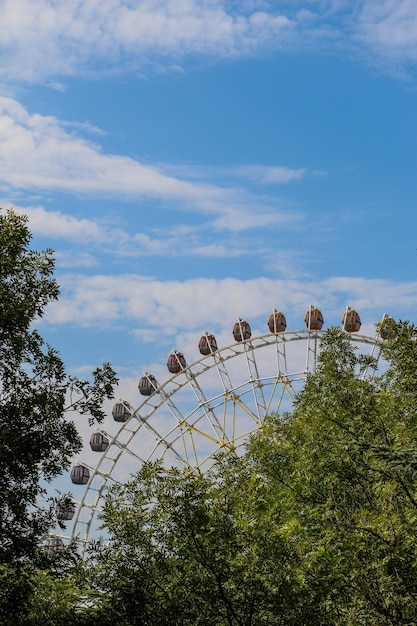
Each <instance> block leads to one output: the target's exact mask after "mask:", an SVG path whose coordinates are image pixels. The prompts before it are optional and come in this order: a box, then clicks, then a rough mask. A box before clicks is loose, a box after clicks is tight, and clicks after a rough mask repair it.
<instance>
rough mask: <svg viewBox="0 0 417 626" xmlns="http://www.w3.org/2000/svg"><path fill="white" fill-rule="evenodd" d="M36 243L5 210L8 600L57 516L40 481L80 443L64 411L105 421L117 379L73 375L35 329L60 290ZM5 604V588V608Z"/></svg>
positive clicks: (0, 342) (0, 218)
mask: <svg viewBox="0 0 417 626" xmlns="http://www.w3.org/2000/svg"><path fill="white" fill-rule="evenodd" d="M30 241H31V234H30V232H29V230H28V227H27V218H26V217H24V216H20V215H17V214H16V213H14V212H13V211H8V212H5V213H4V212H0V252H1V255H0V476H1V481H0V566H1V567H2V568H3V569H2V570H1V575H2V576H4V577H6V578H7V576H6V574H4V572H6V571H7V568H11V569H10V571H11V572H13V577H14V578H15V583H16V585H15V587H14V586H13V585H12V586H11V587H10V589H9V591H10V594H9V595H10V598H13V597H14V594H15V593H16V594H19V593H23V591H24V590H26V592H28V589H30V588H31V585H29V584H26V582H25V581H27V580H28V576H27V569H25V568H27V567H29V566H30V564H32V565H33V564H34V563H36V562H37V559H38V556H37V554H38V552H37V547H38V543H39V540H40V538H41V537H42V536H43V535H44V534H45V533H46V532H47V530H48V529H49V527H50V526H51V524H52V522H53V521H54V505H53V503H51V504H50V506H48V505H45V504H44V505H43V506H42V505H41V503H40V496H42V494H43V493H44V490H43V489H42V487H41V482H42V481H50V480H51V479H53V478H54V477H56V476H57V475H59V474H60V473H62V472H63V470H65V469H67V468H68V466H69V463H70V459H71V457H72V456H73V455H74V453H75V452H77V451H78V450H79V449H80V446H81V441H80V437H79V435H78V432H77V428H76V425H75V423H74V422H72V421H70V420H69V419H68V418H67V417H66V411H67V409H68V408H70V409H71V410H74V411H77V412H78V413H81V414H85V415H88V416H89V419H90V420H98V421H100V420H102V419H103V412H102V408H101V405H102V403H103V401H104V399H106V398H111V397H112V396H113V387H114V385H115V384H116V383H117V379H116V376H115V373H114V372H113V370H112V368H111V367H110V365H109V364H104V366H103V367H102V368H98V369H97V370H96V371H95V372H94V373H93V382H92V383H90V382H89V381H80V380H78V379H76V378H73V377H71V376H69V375H68V374H67V373H66V371H65V367H64V364H63V362H62V360H61V358H60V356H59V354H58V353H57V351H56V350H54V348H52V347H51V346H50V345H49V344H48V343H46V342H45V341H44V339H43V338H42V337H41V335H40V333H39V332H38V330H37V329H36V328H35V327H34V323H36V321H37V320H38V319H39V318H40V317H41V316H42V315H43V314H44V312H45V308H46V306H47V305H48V304H49V303H50V302H53V301H54V300H56V299H57V298H58V293H59V289H58V285H57V283H56V281H55V279H54V278H53V276H52V275H53V271H54V261H53V258H52V252H51V250H46V251H45V252H36V251H33V250H31V249H30V247H29V245H30ZM68 398H69V400H68ZM67 402H69V406H68V405H67ZM25 572H26V573H25ZM29 578H30V577H29ZM31 584H32V583H31ZM5 588H6V589H7V588H9V587H8V586H7V585H6V587H5ZM3 590H4V588H3ZM10 598H9V599H10ZM3 600H4V601H3ZM5 603H6V604H7V602H6V600H5V599H4V594H3V595H2V596H1V600H0V613H1V612H2V611H3V612H4V611H5V610H6V609H4V607H5V606H6V604H5ZM18 606H19V605H18V604H16V607H18ZM20 606H21V604H20ZM16 607H15V608H16ZM16 610H17V608H16ZM6 612H7V611H6ZM4 619H5V618H4ZM14 623H18V621H15V622H14Z"/></svg>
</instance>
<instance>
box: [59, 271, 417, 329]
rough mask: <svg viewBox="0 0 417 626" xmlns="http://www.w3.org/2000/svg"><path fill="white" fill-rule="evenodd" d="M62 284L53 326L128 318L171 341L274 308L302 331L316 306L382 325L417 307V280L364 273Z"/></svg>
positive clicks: (332, 319)
mask: <svg viewBox="0 0 417 626" xmlns="http://www.w3.org/2000/svg"><path fill="white" fill-rule="evenodd" d="M60 282H61V285H62V297H61V299H60V301H59V302H56V303H53V304H52V305H51V306H50V307H49V309H48V315H47V320H48V321H49V322H50V323H52V324H65V323H71V324H76V325H77V324H80V325H89V324H94V325H95V326H98V325H100V323H101V324H106V323H108V322H112V321H124V322H126V323H128V324H129V327H130V328H136V333H139V334H143V333H145V335H146V334H148V333H149V332H151V333H152V332H153V331H154V330H155V329H160V330H161V331H163V332H161V335H163V336H164V337H165V339H166V335H167V334H170V335H171V334H173V333H178V332H183V331H184V330H186V329H188V330H192V329H201V330H202V329H204V328H208V329H210V328H220V329H223V328H225V327H226V326H230V324H232V325H233V323H234V321H235V320H236V318H237V317H239V316H241V317H247V318H248V319H249V320H251V319H254V320H255V321H256V323H258V321H259V319H261V318H264V317H265V316H267V315H268V314H269V312H270V311H271V310H272V309H273V308H274V307H276V308H279V309H281V310H282V311H283V312H284V313H285V314H286V315H287V322H288V325H289V327H292V328H293V329H294V328H296V327H297V326H296V323H297V324H298V328H300V327H302V325H303V324H302V319H303V316H304V313H305V310H306V309H307V308H308V306H309V305H310V304H315V305H316V306H318V307H319V308H320V309H322V312H323V314H324V316H325V321H326V324H329V323H340V318H341V315H342V312H343V311H344V309H345V307H346V306H347V305H349V306H352V307H353V308H356V309H357V310H358V311H359V313H360V314H361V317H362V321H363V322H364V323H366V322H367V323H374V322H375V323H376V322H377V321H378V320H379V319H380V318H381V317H382V315H383V314H384V313H389V314H391V315H393V316H394V317H395V316H401V317H402V318H404V317H407V315H409V314H410V313H411V312H412V311H413V310H414V309H415V307H416V306H417V283H394V282H391V281H388V280H380V279H365V278H356V277H334V278H329V279H325V280H317V281H307V280H295V279H288V280H286V279H269V278H265V277H261V278H255V279H250V280H238V279H236V278H224V279H209V278H197V279H192V280H185V281H162V280H153V279H150V278H146V277H142V276H138V275H133V274H128V275H122V276H106V275H98V276H97V275H96V276H82V275H76V276H75V275H74V276H71V275H67V276H62V277H61V278H60ZM296 320H298V321H297V322H296ZM265 324H266V321H265ZM169 329H170V330H169Z"/></svg>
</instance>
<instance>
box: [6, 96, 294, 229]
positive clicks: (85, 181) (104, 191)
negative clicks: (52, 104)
mask: <svg viewBox="0 0 417 626" xmlns="http://www.w3.org/2000/svg"><path fill="white" fill-rule="evenodd" d="M291 172H292V174H291ZM294 172H296V170H288V172H286V170H285V168H282V172H281V176H285V175H286V176H287V178H288V177H289V176H291V175H292V176H294V175H296V174H294ZM183 173H184V174H185V170H184V169H183ZM263 175H264V174H263ZM0 186H2V187H3V190H5V191H7V190H9V189H15V190H35V191H36V190H42V191H48V190H53V191H63V192H70V193H81V194H87V195H95V196H96V197H99V196H102V197H103V196H105V197H112V198H116V197H117V198H124V199H126V198H130V199H136V200H139V201H141V200H143V199H145V198H148V199H153V200H162V201H165V200H169V201H170V202H172V203H173V208H175V210H176V211H178V210H182V211H193V212H196V213H198V214H199V215H201V214H202V215H205V216H206V219H207V218H208V217H211V219H212V220H213V225H214V227H219V228H227V229H228V230H244V229H246V228H253V227H256V226H257V225H260V226H262V225H266V224H270V225H272V224H286V223H288V222H291V221H292V220H296V221H297V220H299V218H300V216H299V215H296V214H293V213H292V212H291V211H289V210H288V209H287V210H282V209H281V208H280V207H279V205H278V204H277V203H276V202H274V203H272V202H271V201H270V200H268V199H265V198H263V197H261V196H256V195H254V194H253V193H249V192H248V191H245V189H244V188H241V187H239V188H233V187H229V188H227V187H220V186H218V185H216V184H214V183H213V184H211V183H207V182H205V181H199V180H187V179H186V178H185V177H183V178H179V177H177V176H175V175H170V174H167V173H165V172H164V171H163V170H162V169H161V168H160V167H158V166H153V165H148V164H142V163H140V162H139V161H137V160H135V159H132V158H130V157H126V156H119V155H115V154H105V153H103V152H102V151H101V148H100V146H99V145H98V144H96V143H93V142H91V141H87V140H86V139H85V138H83V137H80V136H79V135H78V134H77V133H76V132H75V130H72V131H69V130H68V128H67V125H66V124H62V123H60V122H59V121H58V120H57V119H56V118H54V117H47V116H41V115H39V114H35V115H31V114H29V112H28V111H27V110H26V109H25V108H24V107H23V106H21V105H20V104H19V103H18V102H17V101H16V100H13V99H11V98H5V97H0ZM236 216H237V217H236ZM255 216H256V219H254V218H255ZM87 232H89V231H88V229H87Z"/></svg>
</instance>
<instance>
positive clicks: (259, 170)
mask: <svg viewBox="0 0 417 626" xmlns="http://www.w3.org/2000/svg"><path fill="white" fill-rule="evenodd" d="M234 171H235V173H236V174H238V175H239V176H247V177H248V178H249V179H252V180H256V181H260V182H261V183H268V184H270V183H274V184H283V183H289V182H292V181H294V180H301V179H302V178H304V176H305V173H306V169H305V168H299V169H293V168H290V167H285V166H282V165H275V166H267V165H246V166H241V167H238V168H235V170H234Z"/></svg>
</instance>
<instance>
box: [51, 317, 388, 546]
mask: <svg viewBox="0 0 417 626" xmlns="http://www.w3.org/2000/svg"><path fill="white" fill-rule="evenodd" d="M304 322H305V328H304V329H302V330H298V331H287V330H286V327H287V323H286V319H285V316H284V314H283V313H281V312H280V311H278V310H276V309H274V310H273V311H272V313H271V314H270V315H269V318H268V320H267V327H268V332H267V333H266V334H263V335H259V336H255V337H254V336H252V331H251V328H250V325H249V323H248V322H247V321H245V320H243V319H241V318H239V319H238V320H237V321H236V323H235V324H234V327H233V339H234V341H233V343H232V344H230V345H228V346H226V347H224V348H220V347H219V346H218V345H217V341H216V338H215V336H214V335H212V334H211V333H209V332H204V333H203V335H202V336H201V338H200V341H199V343H198V349H199V353H200V358H199V359H198V360H196V361H194V362H193V363H191V364H188V363H187V361H186V359H185V357H184V355H183V354H182V353H181V352H178V351H177V350H172V352H171V353H170V355H169V357H168V362H167V367H168V371H169V374H170V377H169V378H168V379H167V380H166V381H165V382H162V383H160V382H159V381H157V379H156V378H155V376H154V375H153V374H151V373H147V372H145V373H144V374H143V376H142V377H141V378H140V379H139V384H138V388H139V392H140V394H141V396H142V401H141V403H140V404H139V405H138V406H137V407H136V408H134V407H133V406H132V404H131V403H130V402H128V401H127V400H123V399H120V400H119V401H118V402H117V403H116V404H115V405H114V407H113V411H112V417H113V420H114V422H113V427H114V430H113V432H112V433H111V432H110V431H109V430H105V429H101V428H100V429H96V430H95V431H94V432H93V433H92V434H91V438H90V448H91V452H90V453H89V458H88V459H87V460H79V461H78V462H77V464H76V465H74V467H73V468H72V471H71V480H72V482H73V484H74V485H77V487H75V488H76V489H77V490H81V494H80V495H79V497H75V498H74V501H73V502H72V503H71V504H66V505H65V507H63V508H61V510H59V511H58V517H59V518H60V519H61V520H64V521H65V522H66V523H67V524H68V528H71V530H70V532H71V534H70V535H69V536H66V537H64V536H62V535H54V536H53V537H52V538H51V540H50V545H52V546H53V547H54V548H59V547H62V546H63V544H64V541H65V540H68V539H76V540H78V541H79V542H80V544H81V550H82V552H83V553H84V550H85V548H86V546H87V544H88V542H89V541H90V540H91V539H93V538H96V537H97V528H98V527H99V525H100V522H99V514H100V511H101V509H102V506H103V501H104V497H105V495H106V492H107V490H108V489H109V487H111V485H112V484H114V483H126V482H127V481H128V480H129V478H130V477H131V476H132V475H133V474H134V473H135V472H136V471H138V469H139V468H140V467H141V466H142V465H143V464H144V463H145V462H148V461H155V460H161V461H162V462H163V464H164V466H165V467H167V468H169V467H179V468H182V469H184V471H196V472H205V471H207V470H208V469H209V468H210V467H211V466H212V465H213V463H214V462H215V458H216V457H217V456H218V455H219V454H221V453H238V451H239V448H241V447H242V446H243V444H244V443H245V442H247V441H248V438H249V437H250V435H251V434H252V433H254V432H256V431H257V430H258V429H259V428H262V425H263V424H264V420H265V418H266V416H267V415H270V414H272V413H282V412H284V411H286V410H289V409H290V408H291V406H292V403H293V401H294V398H295V396H296V394H297V393H298V392H299V391H300V390H301V388H302V385H303V383H304V381H305V379H306V376H307V375H308V374H309V373H312V372H314V370H315V368H316V365H317V358H318V354H319V350H320V338H321V336H322V334H323V330H322V327H323V316H322V313H321V312H320V310H319V309H317V308H315V307H314V306H310V307H309V309H308V310H307V312H306V314H305V318H304ZM392 322H393V320H392V318H390V317H388V316H387V315H384V317H383V319H382V320H381V323H380V324H379V326H378V332H377V334H376V336H374V337H369V336H366V335H361V334H359V330H360V327H361V321H360V317H359V314H358V313H357V312H356V311H355V310H353V309H351V308H350V307H347V308H346V310H345V311H344V313H343V316H342V328H343V330H344V331H346V332H347V333H350V335H351V337H352V341H354V343H355V344H357V345H358V347H360V349H361V350H362V352H363V353H366V354H369V355H371V356H372V357H373V359H374V362H377V361H378V359H379V357H380V353H381V347H382V345H383V342H384V339H386V337H387V336H388V334H389V328H390V324H391V323H392ZM373 371H374V369H373V368H368V371H365V372H364V373H362V376H372V372H373ZM95 459H96V460H95ZM77 495H78V494H76V496H77Z"/></svg>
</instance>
